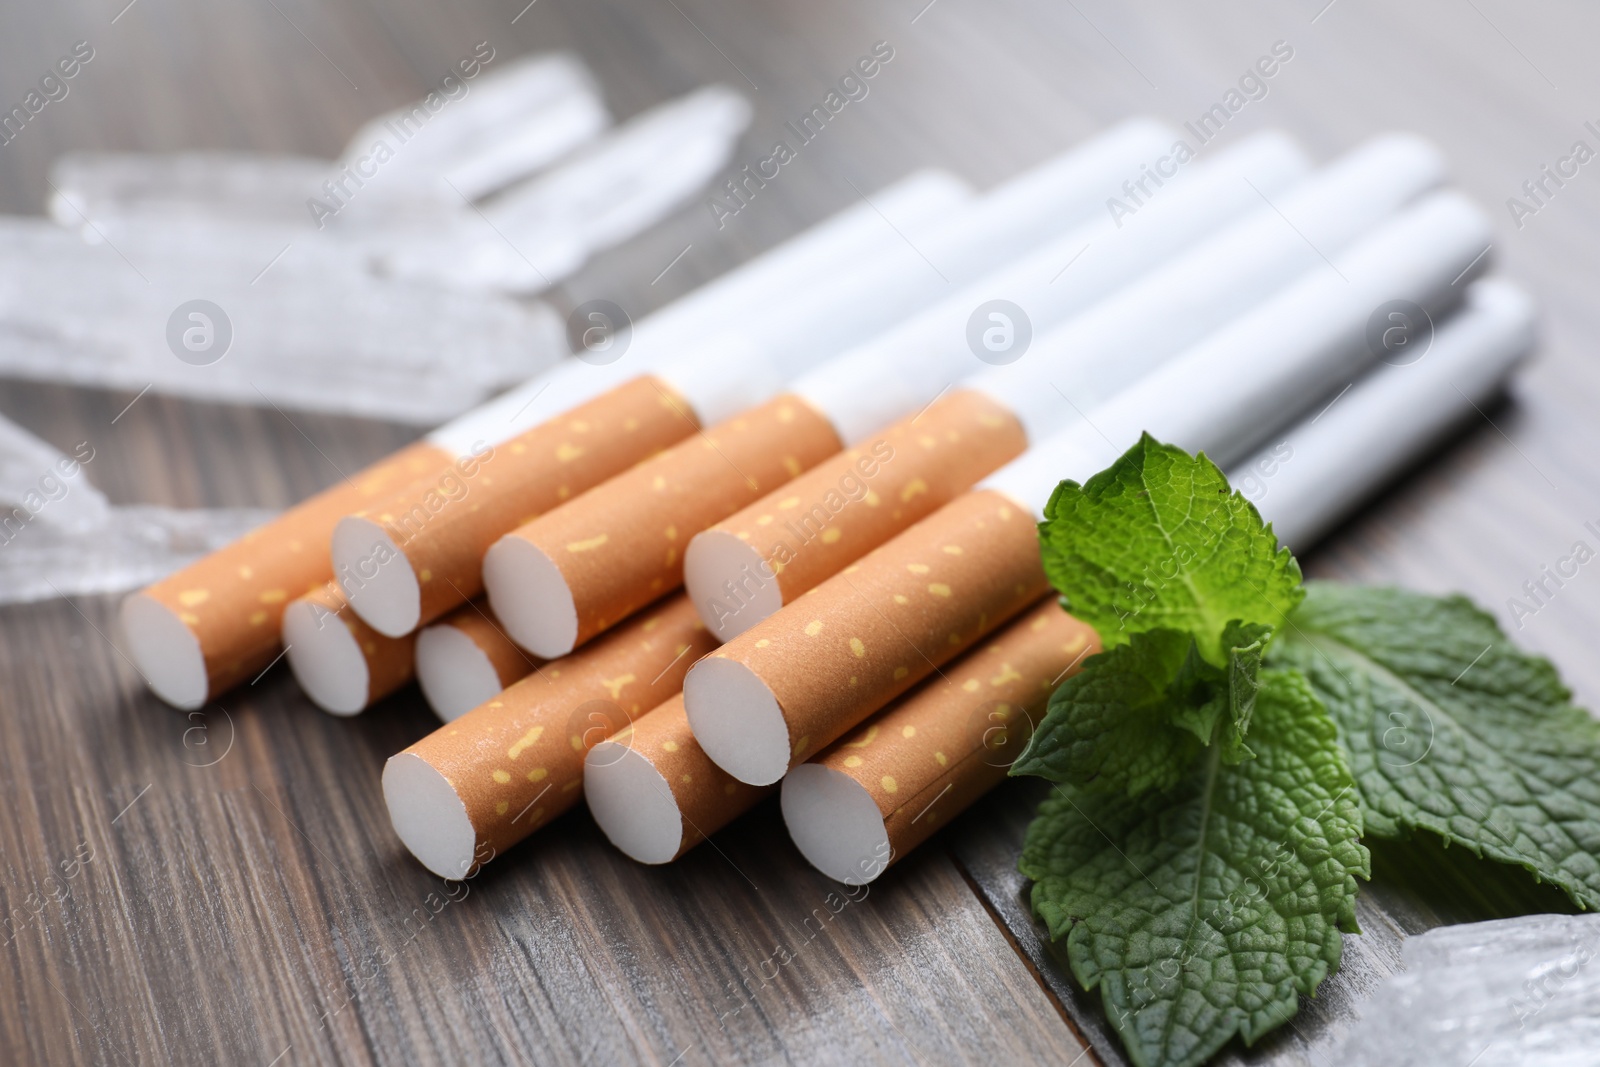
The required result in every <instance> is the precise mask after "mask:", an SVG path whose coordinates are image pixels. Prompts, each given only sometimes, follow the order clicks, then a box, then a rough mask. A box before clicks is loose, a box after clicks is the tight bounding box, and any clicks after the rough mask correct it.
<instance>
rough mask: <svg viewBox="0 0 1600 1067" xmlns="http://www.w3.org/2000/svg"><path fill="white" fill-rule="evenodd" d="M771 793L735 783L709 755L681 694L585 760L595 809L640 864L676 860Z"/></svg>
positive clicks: (586, 785)
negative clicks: (697, 737) (696, 735)
mask: <svg viewBox="0 0 1600 1067" xmlns="http://www.w3.org/2000/svg"><path fill="white" fill-rule="evenodd" d="M769 792H771V789H770V788H768V787H762V786H753V785H746V784H744V783H743V782H740V781H737V780H735V779H734V778H732V777H731V776H730V775H728V774H727V773H726V772H725V771H723V770H722V769H721V768H720V767H718V766H717V765H716V764H715V763H712V762H711V760H710V759H708V758H707V757H706V754H705V753H704V752H702V751H701V750H700V746H699V745H698V744H696V743H695V740H694V733H693V732H692V731H691V730H690V729H689V719H688V717H687V716H686V715H685V714H684V713H683V697H682V696H681V695H678V696H674V697H671V698H669V699H668V700H667V701H666V703H664V704H662V705H661V706H660V707H658V708H655V709H654V710H652V711H650V712H649V713H648V714H645V715H642V716H640V717H639V718H638V719H636V720H635V721H634V723H633V725H631V726H628V727H625V728H624V729H622V730H620V731H618V733H617V734H616V735H615V736H613V737H610V738H608V739H606V740H605V741H603V742H601V743H600V744H598V745H596V746H595V747H594V748H592V749H591V750H590V751H589V755H588V758H587V759H586V760H585V761H584V771H583V793H584V797H585V798H586V799H587V800H588V802H589V813H590V814H591V815H593V816H594V821H595V822H596V823H598V824H599V825H600V829H601V830H602V831H603V832H604V833H605V835H606V837H607V838H609V839H610V841H611V843H612V844H613V845H615V846H617V848H618V849H620V850H621V851H622V852H624V853H626V854H627V855H628V856H630V857H632V858H633V859H635V860H638V861H639V862H640V863H671V862H672V861H673V860H675V859H677V858H678V857H680V856H682V855H683V854H684V853H685V852H688V851H689V850H690V849H691V848H693V847H694V846H696V845H698V844H699V843H700V842H702V841H704V840H705V839H706V838H707V837H710V836H711V835H712V834H714V833H716V832H717V831H718V830H720V829H722V827H724V826H726V825H728V823H730V822H732V821H733V820H734V819H736V818H738V817H739V816H740V815H742V814H743V813H744V812H746V811H748V810H750V808H752V807H754V806H755V804H756V802H757V801H759V800H760V799H761V798H762V797H764V796H766V795H767V794H768V793H769Z"/></svg>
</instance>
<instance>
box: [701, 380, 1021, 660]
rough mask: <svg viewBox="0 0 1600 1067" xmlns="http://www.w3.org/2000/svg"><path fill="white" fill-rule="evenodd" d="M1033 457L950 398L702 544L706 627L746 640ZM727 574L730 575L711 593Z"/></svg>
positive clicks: (985, 406) (972, 397) (1005, 417)
mask: <svg viewBox="0 0 1600 1067" xmlns="http://www.w3.org/2000/svg"><path fill="white" fill-rule="evenodd" d="M1026 447H1027V435H1026V433H1025V432H1024V430H1023V428H1022V424H1021V423H1019V422H1018V421H1017V419H1016V416H1014V415H1012V414H1011V412H1009V411H1007V410H1006V409H1005V408H1004V407H1002V406H1001V405H999V404H997V403H995V402H994V401H993V400H990V399H989V398H988V397H986V396H984V395H983V394H982V393H979V392H975V391H972V390H967V389H958V390H955V391H953V392H951V393H947V394H946V395H944V396H942V397H940V398H939V399H938V400H936V401H935V402H934V403H933V404H932V405H931V406H929V407H928V408H927V409H926V410H925V411H923V412H922V413H921V414H919V415H917V416H916V417H915V418H913V419H907V420H904V421H902V422H899V423H897V424H895V425H894V426H892V427H890V428H889V429H887V430H885V431H884V432H883V433H882V434H881V435H879V436H877V437H876V438H873V439H871V440H869V441H867V442H864V443H863V444H862V445H860V446H859V447H856V448H852V449H850V450H849V451H847V452H841V453H839V454H838V455H836V456H833V457H831V458H829V459H826V460H823V461H822V462H821V463H819V464H818V465H817V466H815V467H813V468H812V469H811V470H809V471H807V472H805V473H804V474H802V475H800V477H798V478H796V479H795V480H794V481H792V482H790V483H788V484H787V485H785V486H783V487H782V488H781V489H780V490H778V491H775V492H773V493H769V494H768V495H767V496H765V497H763V498H762V499H760V500H758V501H757V502H756V503H754V504H752V505H750V506H749V507H747V508H745V509H744V510H742V511H740V512H738V513H736V514H734V515H733V516H732V517H730V518H728V519H725V520H724V521H722V522H720V523H718V524H717V525H715V526H713V527H711V528H710V529H708V530H705V531H704V532H702V533H700V534H698V535H696V536H695V538H694V539H693V540H692V541H691V542H690V544H689V549H688V551H687V552H686V553H685V556H684V574H685V578H686V584H687V585H688V588H689V590H690V594H691V596H693V597H694V601H695V607H696V609H697V610H698V611H699V612H700V617H701V618H702V619H704V620H705V622H706V624H707V625H708V626H710V627H711V628H712V629H713V630H714V631H716V632H717V634H718V636H720V637H723V638H724V639H727V638H730V637H733V636H735V635H737V634H740V633H743V632H744V631H745V630H746V629H749V627H750V626H751V625H754V624H755V623H756V622H758V621H760V620H761V619H764V618H766V617H767V616H769V615H771V614H773V613H774V612H776V611H777V610H778V609H779V608H781V607H783V605H784V604H786V603H789V602H791V601H793V600H794V599H796V598H797V597H798V596H799V595H800V594H801V593H804V592H806V591H807V590H808V589H810V588H812V587H813V586H815V585H816V584H817V583H818V582H821V581H822V580H823V579H825V578H828V577H829V576H831V575H834V574H837V573H839V571H841V570H843V569H844V567H845V566H846V565H848V564H849V563H850V562H851V561H852V560H855V559H859V558H860V557H861V556H863V555H864V554H866V553H867V552H869V551H871V550H872V549H874V548H876V547H878V546H879V545H881V544H883V543H884V542H885V541H888V540H889V539H890V538H892V537H894V536H895V535H896V534H898V533H900V532H901V531H902V530H904V529H905V528H906V527H908V526H911V525H912V524H914V523H916V522H919V521H920V520H922V519H923V518H925V517H926V516H928V515H931V514H932V513H933V512H935V511H937V510H939V509H940V508H942V507H944V506H945V505H946V504H948V503H949V502H950V501H951V500H953V499H955V498H956V497H957V496H959V495H960V494H962V493H964V492H966V491H967V490H968V489H970V488H972V486H973V485H974V484H976V483H977V482H978V480H979V479H981V478H982V477H983V476H984V475H986V474H988V473H990V472H991V471H993V470H995V469H996V468H997V467H1000V466H1001V465H1003V464H1004V463H1006V462H1007V461H1008V460H1010V459H1013V458H1015V457H1016V456H1018V455H1020V454H1021V453H1022V451H1023V449H1025V448H1026ZM722 575H731V577H727V578H723V580H722V581H721V582H720V583H719V584H717V585H712V584H711V583H712V582H713V581H714V580H715V579H714V577H713V576H722ZM746 608H749V610H748V611H746V610H745V609H746Z"/></svg>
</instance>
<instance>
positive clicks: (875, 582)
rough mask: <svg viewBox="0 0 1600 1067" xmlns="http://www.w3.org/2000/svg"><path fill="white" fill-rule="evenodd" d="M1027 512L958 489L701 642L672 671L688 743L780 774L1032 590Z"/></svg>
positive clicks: (754, 769)
mask: <svg viewBox="0 0 1600 1067" xmlns="http://www.w3.org/2000/svg"><path fill="white" fill-rule="evenodd" d="M1033 523H1034V517H1033V516H1032V515H1030V514H1028V512H1027V511H1026V510H1025V509H1023V508H1022V507H1020V506H1018V505H1017V504H1016V503H1015V502H1013V501H1012V500H1010V499H1009V498H1007V497H1005V496H1003V495H1002V494H1000V493H994V492H974V493H968V494H966V495H964V496H961V497H959V498H957V499H956V500H955V501H953V502H952V503H950V504H949V505H947V506H946V507H944V508H942V509H941V510H939V511H938V512H935V513H934V514H933V515H931V516H929V517H928V518H926V519H924V520H922V522H920V523H918V524H917V525H915V526H913V527H911V528H910V529H909V530H907V531H905V532H904V533H902V534H901V535H900V536H899V537H896V538H895V539H894V540H893V541H890V542H889V543H888V544H886V545H883V546H882V547H880V548H878V549H876V550H875V551H873V552H872V553H870V554H869V555H867V556H865V557H864V558H862V560H861V561H860V562H859V563H856V564H854V565H852V566H850V567H847V568H845V569H844V570H843V571H841V572H840V573H839V574H837V575H835V576H834V577H832V578H830V579H828V580H827V581H825V582H823V583H822V584H821V585H819V586H817V587H816V588H815V589H814V590H813V591H812V592H810V593H808V594H807V595H805V596H803V597H801V598H800V599H799V600H797V601H795V602H794V603H793V604H790V605H788V606H786V607H785V608H784V609H783V610H782V611H779V612H778V613H777V614H775V615H773V616H771V617H770V618H768V619H767V620H766V621H764V622H762V623H760V624H758V625H756V626H754V627H752V628H751V629H749V630H746V631H745V632H744V633H743V634H741V635H739V636H738V637H736V638H734V639H733V640H732V641H730V642H728V644H726V645H724V646H723V647H722V648H721V649H720V650H718V651H717V652H714V653H712V654H711V655H710V656H707V657H706V658H705V659H704V660H702V661H701V662H700V663H698V664H696V665H695V667H694V668H693V669H692V670H691V671H690V672H689V677H688V679H687V680H686V681H685V683H684V703H685V707H686V708H687V711H688V715H689V722H690V723H691V724H692V725H693V727H694V735H695V737H696V739H698V740H699V742H700V745H701V747H702V748H704V749H705V751H706V753H707V755H709V756H710V757H711V759H712V760H714V761H715V762H716V763H717V765H718V766H720V767H721V768H722V769H723V770H725V771H727V772H728V773H729V774H731V775H733V776H734V777H735V778H737V779H739V780H740V781H742V782H749V783H750V784H752V785H770V784H772V783H773V782H776V781H777V780H778V779H779V778H782V777H783V775H784V774H785V773H787V772H788V770H789V768H790V767H792V766H794V765H796V764H798V763H800V762H802V761H804V760H805V759H806V758H807V757H809V756H811V755H814V754H815V753H816V752H817V751H818V750H819V749H821V748H822V747H824V746H826V745H828V744H829V743H831V742H832V741H834V740H835V739H836V738H838V737H839V736H841V735H842V734H844V733H845V732H846V731H848V730H849V729H850V728H851V727H853V726H855V725H856V724H857V723H859V722H861V721H862V720H863V719H865V718H867V716H869V715H871V714H872V713H874V712H876V711H877V710H878V709H880V708H882V707H883V706H884V705H885V704H887V703H888V702H889V701H891V700H893V699H894V698H895V697H897V696H899V695H900V694H902V693H904V692H905V691H906V690H908V689H910V688H911V687H912V686H914V685H916V684H917V682H919V681H921V680H922V679H923V678H925V677H927V676H928V675H929V674H931V673H933V672H934V671H935V670H937V669H938V668H939V667H941V666H942V665H943V664H945V663H947V662H949V661H950V660H952V659H954V658H955V657H956V656H958V655H960V654H961V653H962V652H964V651H966V650H967V649H969V648H971V647H973V646H974V645H975V644H977V643H978V642H979V641H980V640H982V639H983V637H984V636H985V635H986V634H988V633H989V632H990V631H992V630H993V629H994V628H995V627H997V626H999V625H1001V624H1003V623H1004V622H1005V621H1006V620H1007V619H1009V618H1011V617H1012V616H1013V615H1015V614H1017V613H1018V612H1019V611H1021V610H1022V609H1023V608H1025V607H1027V606H1028V605H1029V604H1030V603H1032V602H1033V601H1035V600H1037V599H1038V598H1039V596H1040V595H1042V594H1043V593H1044V591H1045V589H1046V588H1047V583H1046V581H1045V576H1044V569H1043V567H1042V566H1041V565H1040V562H1039V545H1038V541H1037V538H1036V536H1035V533H1034V525H1033Z"/></svg>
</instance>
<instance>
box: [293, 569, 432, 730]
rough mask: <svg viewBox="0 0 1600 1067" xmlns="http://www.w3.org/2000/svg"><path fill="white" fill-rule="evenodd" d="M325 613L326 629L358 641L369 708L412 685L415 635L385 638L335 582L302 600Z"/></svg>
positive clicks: (322, 621)
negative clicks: (337, 629)
mask: <svg viewBox="0 0 1600 1067" xmlns="http://www.w3.org/2000/svg"><path fill="white" fill-rule="evenodd" d="M300 599H301V600H304V601H306V602H307V603H308V604H314V605H316V606H317V607H319V608H321V609H322V610H321V611H319V612H317V619H318V621H319V623H320V624H321V625H323V626H343V627H344V628H345V629H346V630H348V631H349V633H350V636H351V637H353V638H355V642H356V647H357V648H359V649H360V650H361V658H362V660H363V661H365V663H366V665H367V704H368V705H369V706H370V705H372V704H376V703H377V702H378V701H380V700H382V699H383V698H384V697H386V696H388V695H389V694H390V693H392V692H394V691H395V690H396V689H399V688H400V687H401V686H403V685H405V684H406V683H407V682H409V681H411V679H412V677H413V676H414V675H415V674H416V655H415V653H416V645H417V639H416V636H415V635H414V634H407V635H406V636H405V637H385V636H384V635H383V634H380V633H379V632H378V631H376V630H374V629H373V628H372V627H370V626H368V625H367V624H366V623H364V622H362V621H361V617H360V616H359V615H357V614H356V613H355V611H354V610H353V609H352V608H351V607H350V603H349V601H347V600H345V598H344V593H342V592H341V591H340V590H339V587H338V586H337V585H335V584H334V583H333V582H331V581H329V582H324V583H323V584H322V586H321V588H319V589H317V590H316V591H315V592H313V593H307V594H306V595H305V596H303V597H301V598H300Z"/></svg>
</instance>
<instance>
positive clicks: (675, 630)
mask: <svg viewBox="0 0 1600 1067" xmlns="http://www.w3.org/2000/svg"><path fill="white" fill-rule="evenodd" d="M714 645H715V641H714V640H713V639H712V638H711V636H710V634H709V633H708V632H707V630H706V629H705V627H704V626H703V625H702V624H701V623H700V620H699V618H698V617H697V616H696V615H695V612H694V608H693V607H692V606H690V604H689V602H688V601H687V600H685V599H684V598H683V597H673V598H671V599H669V600H667V601H664V602H663V603H662V604H660V605H659V606H657V607H655V608H652V609H650V610H648V611H645V612H641V613H640V614H639V615H638V616H637V617H636V618H634V619H632V620H630V621H629V622H628V623H627V625H624V626H620V627H618V628H617V629H615V630H613V631H612V632H611V633H609V634H607V635H606V636H605V637H604V638H602V639H601V640H599V641H596V642H594V643H593V644H592V645H589V646H587V647H585V648H584V649H583V650H582V651H581V652H578V653H576V654H575V655H572V656H569V657H567V658H565V659H561V660H555V661H552V662H550V663H547V664H545V665H544V666H542V667H540V668H539V670H538V671H536V672H535V673H533V674H530V675H528V677H526V678H524V679H523V680H522V681H520V682H517V683H516V684H515V685H513V686H511V688H509V689H507V690H506V691H505V692H503V693H501V694H500V695H499V696H497V697H495V699H493V700H491V701H489V702H488V703H486V704H482V705H479V706H478V707H476V708H474V709H472V710H471V711H469V712H467V714H465V715H463V716H461V717H460V718H459V719H456V720H455V721H454V722H451V723H449V724H447V725H445V726H441V727H440V728H439V729H437V730H435V731H434V732H433V733H431V734H429V735H428V736H427V737H425V738H423V739H422V740H421V741H418V742H417V743H416V744H414V745H412V746H411V747H410V748H408V749H406V750H405V751H404V752H401V753H399V754H397V755H395V756H392V757H391V758H390V759H389V761H388V763H387V764H385V765H384V768H383V796H384V801H385V802H386V803H387V805H388V807H389V818H390V820H391V821H392V822H393V824H394V830H395V833H396V834H397V835H399V837H400V840H401V842H402V843H404V844H405V846H406V848H408V849H410V851H411V853H412V855H414V856H416V857H417V859H418V860H419V861H420V862H421V863H422V865H423V866H424V867H426V868H428V870H430V871H432V872H433V873H435V874H437V875H439V876H440V877H441V878H460V877H462V876H463V875H464V874H465V873H466V872H468V871H469V870H471V869H472V867H473V866H474V865H475V864H477V863H481V862H483V857H484V855H486V854H487V855H496V854H498V853H500V852H504V851H505V850H506V849H508V848H510V847H511V846H512V845H514V844H516V843H517V842H518V841H521V840H522V839H523V838H524V837H527V836H528V835H529V834H531V833H532V832H533V831H534V830H536V829H538V828H539V827H541V826H543V825H545V824H546V823H548V822H549V821H550V820H551V819H553V818H554V817H555V816H557V815H559V814H560V813H561V812H563V811H566V810H567V809H568V808H570V807H571V806H572V805H573V804H575V803H577V801H578V791H579V789H580V788H581V787H582V785H583V758H584V756H585V755H587V754H588V751H589V749H591V748H593V747H594V746H595V745H597V744H599V743H600V742H601V741H604V740H605V739H606V738H608V737H610V736H612V735H613V734H615V733H616V732H617V731H618V730H620V729H622V728H623V727H625V726H627V725H628V724H629V723H630V722H632V721H633V720H634V719H635V718H636V717H637V716H638V715H639V714H640V713H641V712H644V711H647V710H648V709H650V708H652V707H654V706H656V705H657V704H659V703H661V702H662V701H663V700H666V699H667V698H668V697H670V696H672V695H673V694H674V693H676V692H678V690H679V687H680V686H681V685H682V684H683V676H684V673H685V672H686V671H687V670H688V669H689V665H690V664H691V663H693V662H694V661H695V659H696V658H697V657H699V656H701V655H704V654H705V653H706V652H707V651H709V650H710V649H711V648H712V647H714Z"/></svg>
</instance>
